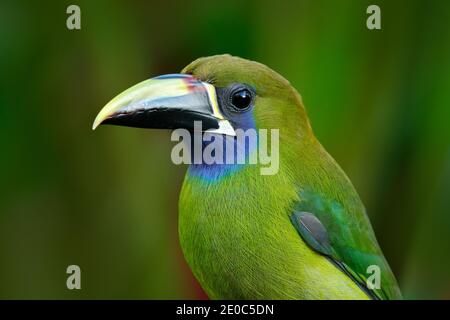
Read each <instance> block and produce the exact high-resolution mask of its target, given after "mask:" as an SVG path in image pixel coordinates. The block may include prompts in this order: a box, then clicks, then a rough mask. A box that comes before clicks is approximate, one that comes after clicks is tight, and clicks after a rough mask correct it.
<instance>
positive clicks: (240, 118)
mask: <svg viewBox="0 0 450 320" xmlns="http://www.w3.org/2000/svg"><path fill="white" fill-rule="evenodd" d="M196 123H197V124H198V123H201V132H200V136H201V135H202V134H203V135H204V136H205V135H209V136H210V142H208V141H206V142H205V141H202V144H201V145H200V147H201V151H205V150H206V149H207V148H208V146H210V145H211V143H212V141H216V140H217V141H218V142H219V141H220V142H219V144H217V145H220V143H222V144H223V145H225V146H230V145H231V146H233V148H230V149H226V148H225V150H226V151H227V152H228V153H227V152H224V154H223V155H218V154H213V155H215V156H216V160H215V162H213V163H205V162H201V161H200V162H199V161H195V159H194V157H193V156H192V154H191V155H190V159H191V162H192V164H190V165H189V167H188V170H187V173H186V177H185V180H184V183H183V186H182V190H181V195H180V200H179V238H180V244H181V247H182V250H183V253H184V256H185V258H186V260H187V262H188V264H189V266H190V267H191V269H192V271H193V273H194V275H195V277H196V278H197V279H198V281H199V283H200V284H201V286H202V287H203V289H204V290H205V292H206V293H207V294H208V296H209V297H210V298H212V299H401V293H400V290H399V288H398V285H397V282H396V279H395V277H394V275H393V273H392V271H391V269H390V267H389V265H388V263H387V262H386V260H385V258H384V256H383V253H382V251H381V249H380V247H379V245H378V243H377V240H376V238H375V235H374V232H373V229H372V227H371V224H370V221H369V219H368V217H367V215H366V212H365V208H364V205H363V204H362V202H361V200H360V198H359V196H358V194H357V192H356V191H355V189H354V187H353V185H352V183H351V182H350V180H349V178H348V177H347V176H346V175H345V173H344V172H343V171H342V169H341V168H340V167H339V165H338V164H337V163H336V162H335V160H334V159H333V158H332V157H331V156H330V155H329V154H328V153H327V152H326V151H325V149H324V148H323V147H322V145H321V144H320V143H319V141H318V140H317V138H316V137H315V136H314V134H313V131H312V129H311V126H310V123H309V120H308V117H307V114H306V111H305V108H304V106H303V103H302V99H301V97H300V95H299V93H298V92H297V91H296V90H295V89H294V88H293V87H292V86H291V85H290V83H289V82H288V81H287V80H286V79H284V78H283V77H282V76H281V75H279V74H278V73H276V72H275V71H273V70H271V69H270V68H268V67H267V66H265V65H263V64H260V63H257V62H254V61H249V60H246V59H242V58H239V57H233V56H230V55H218V56H211V57H206V58H200V59H197V60H196V61H194V62H192V63H191V64H189V65H188V66H187V67H185V68H184V69H183V70H182V71H181V73H180V74H170V75H164V76H160V77H156V78H152V79H149V80H146V81H143V82H141V83H139V84H137V85H135V86H133V87H131V88H130V89H128V90H126V91H124V92H123V93H121V94H119V95H118V96H117V97H116V98H114V99H113V100H112V101H110V102H109V103H108V104H107V105H106V106H105V107H104V108H103V109H102V110H101V111H100V113H99V114H98V116H97V118H96V119H95V121H94V125H93V128H94V129H95V128H96V127H97V126H98V125H100V124H113V125H121V126H131V127H140V128H166V129H180V130H181V129H185V130H184V131H182V132H184V133H185V132H188V133H193V135H194V136H196V135H197V136H198V135H199V129H198V126H197V127H196ZM239 130H241V131H242V132H244V133H245V132H250V131H251V130H253V131H251V132H256V140H257V143H256V146H255V145H251V144H250V143H248V144H246V143H245V142H246V141H247V140H250V138H248V137H247V138H245V139H243V140H242V139H238V134H237V132H238V131H239ZM264 130H267V131H266V132H269V131H270V132H278V135H277V136H275V135H273V136H270V139H268V140H271V142H272V143H275V142H277V141H278V146H279V149H278V152H277V154H276V155H272V156H276V161H278V165H277V168H275V169H277V170H275V172H273V173H270V174H267V172H266V173H263V172H264V171H263V170H262V169H263V168H266V169H267V163H265V164H264V163H262V162H261V161H259V162H258V161H257V162H256V163H250V162H249V161H247V160H249V159H250V158H251V157H252V156H254V155H255V154H258V149H260V148H261V147H262V146H263V142H264V141H263V139H262V138H263V136H262V132H264ZM212 137H213V138H212ZM265 140H267V139H265ZM266 142H267V141H266ZM217 145H216V146H217ZM191 149H195V147H194V148H193V147H192V145H191ZM217 150H220V149H216V151H217ZM229 150H231V151H229ZM271 150H272V149H271ZM273 150H277V149H273ZM194 151H195V150H194ZM194 151H193V152H192V153H195V152H194ZM226 156H228V157H229V158H227V159H225V157H226ZM239 156H240V157H241V160H242V159H244V160H246V161H244V163H242V161H241V162H239V161H236V159H237V158H238V157H239ZM228 159H231V160H234V161H225V160H228ZM274 159H275V158H274Z"/></svg>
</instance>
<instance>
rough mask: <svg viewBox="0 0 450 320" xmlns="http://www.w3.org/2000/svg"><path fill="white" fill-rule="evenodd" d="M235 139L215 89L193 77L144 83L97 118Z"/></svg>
mask: <svg viewBox="0 0 450 320" xmlns="http://www.w3.org/2000/svg"><path fill="white" fill-rule="evenodd" d="M194 121H201V124H202V130H203V131H205V132H211V133H217V134H225V135H231V136H235V135H236V133H235V131H234V129H233V127H232V126H231V124H230V122H229V121H228V120H226V119H225V118H224V116H223V115H222V113H221V112H220V109H219V104H218V101H217V96H216V89H215V88H214V86H213V85H211V84H209V83H206V82H202V81H200V80H198V79H196V78H195V77H193V76H191V75H186V74H169V75H164V76H159V77H156V78H152V79H149V80H145V81H143V82H141V83H138V84H137V85H135V86H133V87H131V88H129V89H127V90H125V91H124V92H122V93H121V94H119V95H118V96H117V97H115V98H114V99H112V100H111V101H110V102H108V104H107V105H106V106H105V107H104V108H103V109H102V110H101V111H100V113H99V114H98V115H97V117H96V118H95V121H94V124H93V126H92V129H93V130H95V128H97V127H98V126H99V125H101V124H112V125H119V126H128V127H137V128H158V129H178V128H184V129H188V130H193V129H194Z"/></svg>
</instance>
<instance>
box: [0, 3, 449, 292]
mask: <svg viewBox="0 0 450 320" xmlns="http://www.w3.org/2000/svg"><path fill="white" fill-rule="evenodd" d="M70 4H77V5H79V6H80V7H81V26H82V29H81V30H79V31H69V30H68V29H67V28H66V19H67V16H68V15H67V14H66V8H67V6H68V5H70ZM370 4H378V5H379V6H380V7H381V13H382V30H379V31H376V30H375V31H370V30H368V29H367V28H366V19H367V17H368V15H367V14H366V8H367V6H368V5H370ZM449 21H450V2H449V1H446V0H442V1H411V0H410V1H380V0H376V1H365V0H360V1H348V0H346V1H331V0H329V1H324V0H319V1H317V0H314V1H312V0H311V1H291V2H277V1H252V2H244V1H231V0H228V1H220V2H219V1H208V2H205V1H181V0H180V1H176V2H170V3H168V2H167V3H162V2H160V3H158V2H156V1H153V2H152V1H147V2H132V1H121V2H119V1H106V0H103V1H95V2H93V1H74V2H67V1H54V2H49V1H47V2H41V3H38V2H33V1H28V2H26V1H10V2H8V1H2V2H1V4H0V40H1V41H0V72H1V73H0V88H1V94H0V119H1V124H0V150H1V157H0V182H1V183H0V298H32V299H34V298H63V299H66V298H67V299H69V298H70V299H77V298H83V299H89V298H144V299H154V298H162V299H168V298H205V296H204V294H203V293H202V291H201V289H200V288H199V287H198V285H197V284H196V282H195V280H194V279H193V277H192V275H191V273H190V271H189V269H188V267H187V266H186V264H185V262H184V259H183V257H182V253H181V251H180V248H179V245H178V238H177V201H178V193H179V190H180V186H181V182H182V179H183V176H184V171H185V169H186V167H183V166H175V165H174V164H172V162H171V161H170V150H171V147H172V144H171V142H170V139H169V132H159V131H153V130H151V131H145V130H139V129H126V130H125V129H123V128H119V127H108V126H106V127H102V128H101V130H97V131H95V132H93V131H92V130H91V125H92V122H93V120H94V117H95V115H96V114H97V112H98V111H99V110H100V108H101V107H102V106H103V105H104V104H105V103H106V102H107V101H108V100H109V99H111V98H112V97H113V96H115V95H116V94H117V93H119V92H120V91H122V90H124V89H126V88H128V87H130V86H131V85H132V84H135V83H137V82H139V81H141V80H144V79H146V78H149V77H151V76H155V75H159V74H163V73H173V72H178V71H179V70H181V69H182V67H183V66H185V65H186V64H188V63H189V62H191V61H192V60H194V59H195V58H197V57H200V56H208V55H212V54H219V53H230V54H233V55H238V56H242V57H245V58H249V59H252V60H257V61H260V62H262V63H264V64H267V65H268V66H270V67H271V68H273V69H275V70H276V71H278V72H279V73H281V74H282V75H284V76H285V77H286V78H287V79H289V80H290V81H291V83H292V84H293V85H294V86H295V87H296V88H297V89H298V90H299V91H300V93H301V94H302V96H303V100H304V102H305V105H306V107H307V110H308V113H309V116H310V118H311V121H312V124H313V128H314V130H315V133H316V135H317V136H318V138H319V140H320V141H321V142H322V143H323V145H324V146H325V147H326V148H327V150H328V151H329V152H330V153H331V154H332V155H333V157H334V158H335V159H336V160H337V161H338V163H340V164H341V166H342V167H343V169H344V170H345V171H346V172H347V174H348V175H349V176H350V178H351V180H352V181H353V183H354V185H355V187H356V189H357V190H358V191H359V193H360V195H361V197H362V199H363V201H364V203H365V205H366V207H367V211H368V214H369V216H370V218H371V220H372V223H373V225H374V228H375V231H376V234H377V236H378V239H379V242H380V244H381V247H382V248H383V251H384V253H385V255H386V257H387V259H388V261H389V262H390V264H391V267H392V269H393V270H394V272H395V274H396V275H397V277H398V280H399V283H400V286H401V288H402V291H403V293H404V295H405V297H407V298H426V299H430V298H438V299H449V298H450V194H449V190H450V27H449ZM70 264H77V265H79V266H80V267H81V270H82V290H73V291H69V290H67V288H66V278H67V274H66V268H67V266H68V265H70Z"/></svg>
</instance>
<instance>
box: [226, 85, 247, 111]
mask: <svg viewBox="0 0 450 320" xmlns="http://www.w3.org/2000/svg"><path fill="white" fill-rule="evenodd" d="M251 102H252V93H251V92H250V91H249V90H247V89H241V90H239V91H236V92H234V93H233V95H232V96H231V104H232V105H233V106H234V107H235V108H236V109H238V110H245V109H247V108H248V106H249V105H250V103H251Z"/></svg>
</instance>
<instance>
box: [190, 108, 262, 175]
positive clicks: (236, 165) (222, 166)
mask: <svg viewBox="0 0 450 320" xmlns="http://www.w3.org/2000/svg"><path fill="white" fill-rule="evenodd" d="M239 128H241V129H242V130H248V129H253V130H254V133H255V134H254V135H253V139H252V138H250V137H249V136H245V139H238V138H237V137H233V136H224V135H212V134H209V133H204V134H203V136H204V137H207V138H208V140H209V139H210V140H211V141H203V142H202V148H201V150H202V155H203V154H205V149H206V148H208V146H209V148H208V149H209V150H208V149H207V150H206V151H207V152H206V153H207V154H210V153H211V154H212V155H213V156H217V157H216V159H218V160H219V161H217V162H219V163H212V164H208V163H205V162H204V161H202V163H199V164H196V163H195V162H194V160H195V159H194V150H193V149H194V146H193V145H192V146H191V163H192V164H191V165H190V166H189V168H188V172H187V174H188V176H189V177H196V178H198V179H202V180H205V182H210V183H213V182H217V181H219V180H220V179H222V178H224V177H227V176H230V175H233V174H235V173H237V172H239V171H240V170H242V169H244V168H245V167H246V166H248V165H251V164H249V159H250V156H251V155H253V154H254V153H255V152H257V151H258V144H259V136H258V131H257V130H256V129H254V128H255V122H254V118H253V115H252V113H251V112H249V113H247V114H245V115H244V114H242V115H240V119H239ZM216 139H218V140H217V141H215V140H216ZM252 140H253V141H252ZM213 143H215V144H216V146H218V145H221V146H222V148H221V149H222V150H223V152H222V153H221V154H220V153H219V154H217V155H216V154H215V153H214V152H209V151H210V150H211V147H212V144H213ZM202 159H203V158H202ZM242 162H244V163H242Z"/></svg>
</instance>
